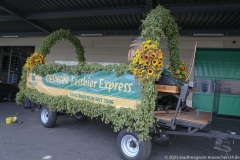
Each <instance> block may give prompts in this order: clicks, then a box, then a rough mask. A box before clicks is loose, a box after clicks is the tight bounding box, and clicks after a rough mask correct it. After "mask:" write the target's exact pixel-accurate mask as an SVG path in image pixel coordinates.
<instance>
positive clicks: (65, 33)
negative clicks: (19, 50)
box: [39, 29, 85, 62]
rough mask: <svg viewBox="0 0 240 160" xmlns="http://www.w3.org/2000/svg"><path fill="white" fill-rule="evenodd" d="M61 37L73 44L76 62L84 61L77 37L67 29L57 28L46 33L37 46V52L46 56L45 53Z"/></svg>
mask: <svg viewBox="0 0 240 160" xmlns="http://www.w3.org/2000/svg"><path fill="white" fill-rule="evenodd" d="M62 39H66V40H67V41H69V42H71V43H72V44H73V46H74V47H75V49H76V53H77V60H78V62H84V61H85V57H84V48H83V46H82V45H81V42H80V40H79V39H78V38H77V37H75V36H73V35H72V34H71V32H70V31H69V30H65V29H59V30H57V31H55V32H53V33H51V34H50V35H48V36H47V37H46V38H45V39H44V41H43V42H42V44H41V45H40V46H39V53H41V54H43V55H45V56H46V55H47V54H49V53H50V49H51V48H52V46H53V45H54V44H55V43H56V42H58V41H60V40H62Z"/></svg>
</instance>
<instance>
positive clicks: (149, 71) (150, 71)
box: [148, 68, 153, 76]
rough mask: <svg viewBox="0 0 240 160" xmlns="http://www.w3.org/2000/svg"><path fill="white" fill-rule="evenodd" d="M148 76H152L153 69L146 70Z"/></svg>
mask: <svg viewBox="0 0 240 160" xmlns="http://www.w3.org/2000/svg"><path fill="white" fill-rule="evenodd" d="M148 75H149V76H151V75H153V69H151V68H149V69H148Z"/></svg>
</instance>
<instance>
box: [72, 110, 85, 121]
mask: <svg viewBox="0 0 240 160" xmlns="http://www.w3.org/2000/svg"><path fill="white" fill-rule="evenodd" d="M74 117H75V118H76V119H77V121H79V122H85V121H86V120H87V116H85V115H84V114H82V113H81V112H78V113H77V114H76V115H75V116H74Z"/></svg>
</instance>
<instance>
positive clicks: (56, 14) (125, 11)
mask: <svg viewBox="0 0 240 160" xmlns="http://www.w3.org/2000/svg"><path fill="white" fill-rule="evenodd" d="M145 11H146V9H145V8H144V7H142V8H125V9H107V10H85V11H83V10H79V11H70V12H54V13H53V12H45V13H36V14H30V15H27V16H25V18H26V19H27V20H39V19H54V18H71V17H91V16H109V15H131V14H142V13H144V12H145Z"/></svg>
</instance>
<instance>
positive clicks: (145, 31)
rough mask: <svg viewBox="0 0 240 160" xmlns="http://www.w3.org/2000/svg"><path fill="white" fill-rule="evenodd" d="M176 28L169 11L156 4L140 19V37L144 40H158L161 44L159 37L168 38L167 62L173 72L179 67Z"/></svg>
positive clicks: (177, 33)
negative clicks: (168, 55)
mask: <svg viewBox="0 0 240 160" xmlns="http://www.w3.org/2000/svg"><path fill="white" fill-rule="evenodd" d="M178 29H179V28H178V26H177V24H176V22H175V19H174V18H173V17H172V16H171V15H170V11H169V10H166V9H165V8H163V7H162V6H157V7H156V8H155V9H153V10H151V12H150V13H148V14H147V17H146V18H145V19H144V20H142V25H141V37H143V39H144V40H148V39H150V40H153V41H158V42H159V45H161V37H167V38H168V50H169V52H170V58H169V62H170V65H171V66H172V71H173V73H174V72H175V71H176V70H177V69H178V68H179V64H180V59H179V49H178V45H179V44H178V41H177V36H179V32H178ZM159 47H160V46H159Z"/></svg>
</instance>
